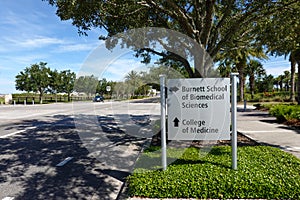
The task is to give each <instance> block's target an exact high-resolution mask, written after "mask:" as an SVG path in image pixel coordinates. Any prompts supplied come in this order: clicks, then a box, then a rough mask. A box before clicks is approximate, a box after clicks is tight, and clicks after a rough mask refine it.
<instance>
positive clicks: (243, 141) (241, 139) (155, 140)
mask: <svg viewBox="0 0 300 200" xmlns="http://www.w3.org/2000/svg"><path fill="white" fill-rule="evenodd" d="M160 135H161V134H160V133H158V134H156V135H154V136H153V137H152V141H151V146H161V140H160ZM169 142H170V141H167V143H169ZM237 142H238V144H237V145H238V146H257V145H259V143H257V142H256V141H255V140H252V139H251V138H248V137H246V136H245V135H243V134H241V133H238V134H237ZM213 143H215V141H214V142H213ZM204 145H207V142H206V141H205V142H203V141H193V142H192V144H191V146H194V147H202V146H204ZM217 145H219V146H224V145H231V141H230V140H218V141H217Z"/></svg>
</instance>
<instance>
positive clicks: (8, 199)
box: [2, 197, 15, 200]
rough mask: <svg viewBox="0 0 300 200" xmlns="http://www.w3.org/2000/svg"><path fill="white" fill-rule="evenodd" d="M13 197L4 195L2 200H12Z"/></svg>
mask: <svg viewBox="0 0 300 200" xmlns="http://www.w3.org/2000/svg"><path fill="white" fill-rule="evenodd" d="M14 199H15V197H4V198H3V199H2V200H14Z"/></svg>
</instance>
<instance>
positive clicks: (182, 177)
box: [128, 146, 300, 199]
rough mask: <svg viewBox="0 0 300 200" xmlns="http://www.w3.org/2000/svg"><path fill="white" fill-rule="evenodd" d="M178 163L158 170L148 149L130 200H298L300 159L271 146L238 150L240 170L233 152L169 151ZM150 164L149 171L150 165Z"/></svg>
mask: <svg viewBox="0 0 300 200" xmlns="http://www.w3.org/2000/svg"><path fill="white" fill-rule="evenodd" d="M168 159H174V160H176V161H175V162H173V163H172V164H170V165H169V166H168V168H167V170H166V171H162V170H160V168H161V167H160V166H161V163H160V150H159V148H158V147H150V148H149V149H147V150H145V151H144V153H143V155H142V156H141V157H140V158H139V161H138V162H137V165H136V168H135V171H134V173H133V174H132V175H131V176H129V177H128V185H129V188H128V192H129V195H130V196H131V197H148V198H199V199H300V160H299V159H297V158H296V157H295V156H293V155H291V154H288V153H285V152H283V151H282V150H280V149H277V148H274V147H269V146H243V147H239V148H238V170H236V171H235V170H233V169H231V147H230V146H216V147H213V148H212V149H211V151H209V153H208V154H207V155H204V154H203V152H201V151H200V150H199V149H198V148H194V147H190V148H188V149H186V150H185V151H184V153H183V154H182V152H180V151H179V150H178V149H168ZM151 165H152V166H151Z"/></svg>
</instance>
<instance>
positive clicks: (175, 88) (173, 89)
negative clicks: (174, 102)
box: [169, 86, 179, 92]
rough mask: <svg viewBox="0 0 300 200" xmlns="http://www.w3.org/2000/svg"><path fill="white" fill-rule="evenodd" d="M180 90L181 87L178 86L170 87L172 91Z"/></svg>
mask: <svg viewBox="0 0 300 200" xmlns="http://www.w3.org/2000/svg"><path fill="white" fill-rule="evenodd" d="M178 90H179V88H178V87H176V86H174V87H170V89H169V91H170V92H177V91H178Z"/></svg>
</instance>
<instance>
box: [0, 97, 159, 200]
mask: <svg viewBox="0 0 300 200" xmlns="http://www.w3.org/2000/svg"><path fill="white" fill-rule="evenodd" d="M159 108H160V107H159V104H158V103H153V101H147V102H143V101H136V102H104V103H92V102H85V103H70V104H49V105H27V106H24V105H22V106H21V105H17V106H0V152H1V153H0V171H1V174H0V200H12V199H14V200H16V199H22V200H24V199H25V200H26V199H43V200H44V199H55V200H59V199H121V197H120V196H119V195H120V191H121V190H122V186H123V183H124V180H125V178H126V176H128V174H129V173H130V172H131V170H132V169H133V167H134V164H135V161H136V159H137V157H138V155H139V152H140V150H141V148H142V147H143V146H145V145H148V144H149V142H150V140H151V137H152V136H153V134H155V133H156V131H157V130H156V129H155V127H156V126H155V123H157V120H158V119H159V114H160V109H159Z"/></svg>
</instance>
